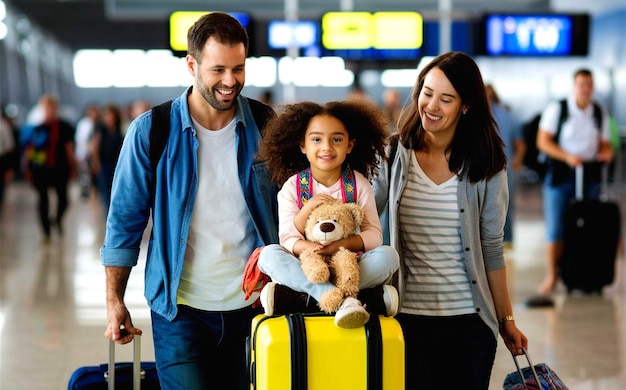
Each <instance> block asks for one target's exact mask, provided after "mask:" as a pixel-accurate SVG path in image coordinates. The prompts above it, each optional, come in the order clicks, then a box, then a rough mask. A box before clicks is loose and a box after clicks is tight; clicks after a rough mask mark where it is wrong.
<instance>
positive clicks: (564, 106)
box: [554, 99, 569, 144]
mask: <svg viewBox="0 0 626 390" xmlns="http://www.w3.org/2000/svg"><path fill="white" fill-rule="evenodd" d="M560 104H561V113H560V114H559V123H558V125H557V126H556V132H555V133H554V142H556V143H557V144H558V143H559V136H560V135H561V127H563V123H565V121H566V120H567V117H568V116H569V112H568V109H567V99H563V100H561V101H560Z"/></svg>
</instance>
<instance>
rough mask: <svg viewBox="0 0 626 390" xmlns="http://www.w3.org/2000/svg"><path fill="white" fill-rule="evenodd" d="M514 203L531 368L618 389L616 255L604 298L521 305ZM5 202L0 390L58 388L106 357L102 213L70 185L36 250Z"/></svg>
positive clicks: (27, 218)
mask: <svg viewBox="0 0 626 390" xmlns="http://www.w3.org/2000/svg"><path fill="white" fill-rule="evenodd" d="M622 182H623V180H622ZM617 187H618V186H615V188H614V190H615V191H613V194H614V195H615V196H621V198H622V199H623V197H624V196H623V194H624V191H623V189H620V188H617ZM516 198H517V201H518V203H517V207H516V209H517V222H516V225H515V228H516V235H517V236H516V243H515V248H514V250H513V252H512V254H511V256H509V258H508V260H509V266H510V268H509V276H510V280H511V294H512V299H513V303H514V309H515V316H516V322H517V324H518V326H519V327H520V328H521V329H522V330H523V331H524V332H525V333H526V335H527V336H528V338H529V339H530V343H529V344H530V345H529V349H530V353H531V357H532V358H533V361H534V363H539V362H546V363H548V364H549V365H550V366H551V367H552V368H553V369H554V370H555V371H556V372H557V373H558V374H559V376H560V377H561V378H562V379H563V380H564V382H565V383H566V384H567V385H568V386H569V387H570V389H574V390H586V389H589V390H591V389H593V390H597V389H598V390H600V389H601V390H623V389H626V318H625V317H626V292H625V290H626V289H625V288H624V283H623V282H622V280H623V277H622V273H621V269H622V266H623V263H624V255H623V254H622V255H620V258H619V259H618V262H617V264H618V271H619V272H618V278H617V280H616V283H615V284H614V285H613V286H610V287H609V288H607V289H606V290H605V292H604V295H603V296H567V295H566V294H565V293H563V292H562V291H561V292H559V293H557V294H556V296H555V298H556V305H555V307H554V308H547V309H546V308H543V309H538V308H533V309H529V308H527V307H526V306H525V304H524V302H525V300H526V299H527V298H528V297H529V296H531V295H533V294H534V291H535V289H536V286H537V285H538V284H539V283H540V281H541V280H542V276H543V272H544V270H545V267H544V251H543V245H544V244H543V242H544V239H543V223H542V212H541V202H540V192H539V189H538V187H537V186H533V185H524V186H521V187H520V189H519V191H518V193H517V196H516ZM5 201H6V202H5V205H4V213H3V216H2V220H1V224H0V227H1V229H2V230H1V231H0V335H1V339H0V341H1V347H0V348H1V350H0V389H2V390H40V389H41V390H50V389H52V390H56V389H59V390H60V389H66V388H67V383H68V380H69V377H70V375H71V374H72V372H73V371H74V370H75V369H76V368H77V367H79V366H83V365H96V364H99V363H101V362H105V361H106V360H107V352H108V350H107V340H106V339H105V338H104V337H103V332H104V328H105V322H106V316H105V305H104V302H105V299H104V298H105V297H104V272H103V268H102V266H101V265H100V260H99V255H98V249H99V247H100V245H101V243H102V238H103V219H102V216H101V213H100V207H99V204H98V202H97V200H96V199H94V198H92V199H90V200H88V201H81V200H80V199H79V197H78V190H77V188H72V203H71V207H70V210H69V212H68V215H67V218H66V220H65V234H64V236H63V237H59V236H58V235H53V237H52V242H51V243H50V244H48V245H44V244H42V243H41V235H40V233H39V228H38V225H37V223H36V210H35V207H36V206H35V202H36V198H35V193H34V191H33V190H32V189H31V188H29V187H28V186H26V185H25V184H23V183H17V184H13V185H12V186H11V187H10V188H9V190H8V193H7V198H6V199H5ZM624 203H625V202H624V201H623V200H622V202H621V207H622V210H624V209H625V208H626V205H625V204H624ZM144 249H145V248H144ZM140 258H141V259H143V258H144V253H142V254H141V255H140ZM589 260H590V262H592V261H593V259H589ZM141 264H142V263H141V262H140V266H138V267H137V269H135V270H134V271H133V273H132V274H131V280H130V282H129V287H128V292H127V304H128V305H129V306H130V310H131V314H132V316H133V319H134V322H135V325H136V326H139V327H140V328H142V329H143V331H144V337H143V343H142V354H143V355H142V356H143V358H144V360H153V359H154V351H153V347H152V337H151V330H150V321H149V311H148V309H147V306H146V304H145V300H144V298H143V295H142V290H143V272H142V269H141ZM117 351H118V352H117V355H118V358H119V359H122V360H130V359H131V356H132V348H130V347H129V346H124V347H118V349H117ZM520 362H521V363H524V362H522V361H520ZM513 370H515V365H514V364H513V361H512V358H511V356H510V354H509V353H508V351H507V349H506V348H505V347H504V344H503V343H502V341H501V340H500V344H499V348H498V353H497V357H496V362H495V366H494V370H493V375H492V381H491V386H490V389H501V388H502V382H503V380H504V377H505V376H506V374H507V373H508V372H511V371H513ZM444 390H445V389H444Z"/></svg>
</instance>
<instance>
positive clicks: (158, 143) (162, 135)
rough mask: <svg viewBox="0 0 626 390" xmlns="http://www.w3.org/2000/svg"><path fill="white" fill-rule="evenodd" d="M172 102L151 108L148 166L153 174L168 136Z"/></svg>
mask: <svg viewBox="0 0 626 390" xmlns="http://www.w3.org/2000/svg"><path fill="white" fill-rule="evenodd" d="M171 107H172V101H171V100H168V101H166V102H164V103H161V104H159V105H158V106H154V107H152V127H151V128H150V164H151V165H152V172H153V174H154V172H155V170H156V167H157V165H158V164H159V160H160V159H161V155H162V154H163V150H164V149H165V145H166V144H167V139H168V138H169V134H170V110H171Z"/></svg>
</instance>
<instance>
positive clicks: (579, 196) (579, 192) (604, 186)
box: [574, 164, 609, 201]
mask: <svg viewBox="0 0 626 390" xmlns="http://www.w3.org/2000/svg"><path fill="white" fill-rule="evenodd" d="M574 170H575V174H576V179H575V186H576V188H575V190H576V192H575V194H576V200H578V201H580V200H583V198H584V197H585V193H584V186H585V171H584V170H585V168H584V165H583V164H581V165H577V166H576V168H574ZM601 180H602V181H601V183H600V185H601V187H600V196H601V198H605V199H606V198H608V195H609V168H608V165H607V164H602V177H601Z"/></svg>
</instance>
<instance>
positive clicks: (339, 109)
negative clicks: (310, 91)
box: [258, 99, 388, 186]
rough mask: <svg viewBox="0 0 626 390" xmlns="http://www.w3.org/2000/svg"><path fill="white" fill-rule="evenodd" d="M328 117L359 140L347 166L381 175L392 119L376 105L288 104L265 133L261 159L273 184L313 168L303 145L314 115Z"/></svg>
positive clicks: (353, 101)
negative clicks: (381, 165) (380, 168)
mask: <svg viewBox="0 0 626 390" xmlns="http://www.w3.org/2000/svg"><path fill="white" fill-rule="evenodd" d="M318 115H328V116H331V117H334V118H337V119H339V120H340V121H341V122H342V123H343V125H344V126H345V127H346V130H347V131H348V135H349V137H350V139H351V140H352V139H354V140H356V142H355V143H354V147H353V148H352V152H351V153H350V154H348V155H347V156H346V161H345V162H344V165H348V166H350V168H352V169H354V170H355V171H358V172H360V173H361V174H363V175H364V176H365V177H368V178H369V177H371V176H373V175H375V174H376V173H377V172H378V166H379V161H380V159H381V156H382V157H383V158H384V157H385V140H386V138H387V126H388V120H387V117H386V115H385V114H384V112H383V111H382V110H381V109H380V108H379V107H378V106H376V105H375V104H374V103H370V102H368V101H367V100H364V99H350V100H344V101H334V102H329V103H326V104H324V105H320V104H318V103H314V102H301V103H295V104H288V105H285V106H283V107H282V109H281V111H280V114H279V115H278V116H276V117H274V118H272V119H271V120H270V121H269V122H268V123H267V126H266V127H265V129H264V130H263V140H262V141H261V145H260V147H259V153H258V158H259V159H260V160H264V161H266V162H267V165H268V169H269V171H270V174H271V177H272V181H273V182H274V183H276V184H277V185H279V186H282V185H283V183H284V182H285V181H287V179H288V178H289V177H291V176H292V175H295V174H296V173H298V172H300V171H302V170H304V169H306V168H308V167H309V166H310V163H309V161H308V160H307V158H306V155H305V154H303V153H302V151H301V149H300V145H301V144H302V143H303V142H304V136H305V134H306V130H307V127H308V126H309V122H310V121H311V119H312V118H313V117H314V116H318Z"/></svg>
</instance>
